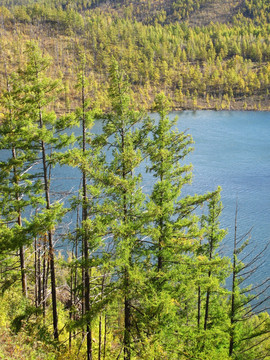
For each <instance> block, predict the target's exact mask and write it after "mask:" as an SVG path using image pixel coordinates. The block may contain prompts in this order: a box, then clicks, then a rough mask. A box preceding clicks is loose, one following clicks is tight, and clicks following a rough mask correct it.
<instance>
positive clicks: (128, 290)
mask: <svg viewBox="0 0 270 360" xmlns="http://www.w3.org/2000/svg"><path fill="white" fill-rule="evenodd" d="M109 95H110V100H111V111H110V112H109V113H108V114H106V115H105V118H104V119H103V122H104V126H103V131H104V134H103V135H102V136H101V137H100V140H99V141H103V143H104V145H105V146H107V148H108V151H109V152H110V154H111V155H110V157H109V159H108V163H107V165H106V167H105V169H104V174H103V179H102V181H103V183H104V184H105V185H106V188H105V189H104V191H105V193H104V194H105V198H104V201H103V205H102V207H103V212H104V214H107V215H106V217H107V218H108V221H109V219H110V221H109V222H108V234H109V236H110V239H111V241H112V242H113V253H111V257H110V264H111V265H110V266H111V268H112V269H113V270H112V271H113V274H114V275H113V277H112V281H113V282H116V284H115V285H114V287H117V289H118V294H115V295H117V298H118V299H119V301H121V302H122V304H123V311H124V320H123V321H124V324H123V337H122V346H123V352H124V359H125V360H130V359H131V358H132V356H133V354H134V353H136V351H137V341H138V340H137V335H136V316H137V303H139V302H140V298H139V296H138V294H139V292H137V291H138V288H137V287H139V285H138V283H139V282H140V280H139V279H140V276H139V269H140V262H141V254H142V253H141V252H142V248H143V246H144V244H143V241H142V239H141V232H142V227H143V223H144V221H145V220H144V216H143V211H142V207H143V201H144V195H143V193H142V189H141V177H140V175H139V174H138V170H137V168H138V166H139V165H140V164H141V162H142V159H143V158H142V153H141V146H142V145H143V143H144V141H145V138H146V134H147V132H148V125H147V124H148V122H147V118H146V117H145V114H144V113H142V112H139V111H135V110H133V108H132V105H131V101H130V97H129V88H128V83H127V81H126V79H125V75H124V73H123V72H122V71H121V70H120V69H119V67H118V64H117V62H116V61H113V62H112V65H111V67H110V89H109ZM143 119H145V122H143ZM139 123H141V124H142V125H141V128H135V125H136V124H139ZM120 295H121V296H120Z"/></svg>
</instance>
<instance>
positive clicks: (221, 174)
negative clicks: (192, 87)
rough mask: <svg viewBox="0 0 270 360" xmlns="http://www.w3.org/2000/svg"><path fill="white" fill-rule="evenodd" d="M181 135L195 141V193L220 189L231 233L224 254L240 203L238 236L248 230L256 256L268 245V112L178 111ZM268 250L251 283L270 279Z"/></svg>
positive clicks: (228, 244) (228, 249) (228, 248)
mask: <svg viewBox="0 0 270 360" xmlns="http://www.w3.org/2000/svg"><path fill="white" fill-rule="evenodd" d="M171 116H177V117H178V121H177V127H178V129H179V130H185V129H187V132H188V133H190V134H191V135H192V136H193V139H194V141H195V144H194V152H193V153H191V154H190V155H189V160H190V162H191V163H192V164H193V167H194V171H193V174H194V178H193V184H192V185H191V186H190V192H191V193H204V192H206V191H209V190H210V191H211V190H214V189H215V188H216V187H217V186H218V185H220V186H221V187H222V193H221V196H222V203H223V206H224V210H223V213H222V216H221V219H220V220H221V221H220V222H221V226H222V227H223V228H227V229H228V235H227V237H226V239H225V241H224V244H223V251H224V254H226V255H231V253H232V244H233V237H234V218H235V209H236V202H237V203H238V235H241V234H244V233H246V232H247V231H248V230H249V229H250V228H252V232H251V240H250V248H249V250H250V251H251V250H252V249H253V248H255V249H254V251H253V252H252V253H253V254H254V253H255V252H256V251H260V250H261V249H263V247H264V246H265V245H266V244H267V243H268V242H269V241H270V113H269V112H241V111H239V112H238V111H235V112H231V111H222V112H220V111H219V112H217V111H196V112H192V111H184V112H175V113H172V114H171ZM268 259H269V251H266V253H265V256H264V264H262V265H261V266H260V267H259V269H258V270H257V272H256V273H255V274H254V276H253V278H252V281H253V282H254V283H257V282H258V281H259V280H260V279H262V278H266V277H269V276H270V262H269V260H268Z"/></svg>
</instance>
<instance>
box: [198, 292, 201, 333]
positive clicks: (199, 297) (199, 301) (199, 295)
mask: <svg viewBox="0 0 270 360" xmlns="http://www.w3.org/2000/svg"><path fill="white" fill-rule="evenodd" d="M197 324H198V329H200V325H201V287H200V286H199V287H198V315H197Z"/></svg>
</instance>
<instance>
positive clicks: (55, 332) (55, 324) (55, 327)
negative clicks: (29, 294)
mask: <svg viewBox="0 0 270 360" xmlns="http://www.w3.org/2000/svg"><path fill="white" fill-rule="evenodd" d="M39 125H40V128H41V129H42V127H43V120H42V113H41V109H40V110H39ZM41 149H42V164H43V179H44V192H45V198H46V208H47V210H50V208H51V204H50V194H49V181H48V180H49V179H48V169H47V161H46V149H45V143H44V141H43V140H42V141H41ZM48 240H49V262H50V272H51V292H52V308H53V336H54V339H55V340H58V339H59V335H58V315H57V301H56V280H55V264H54V248H53V233H52V230H49V231H48ZM43 301H44V299H43Z"/></svg>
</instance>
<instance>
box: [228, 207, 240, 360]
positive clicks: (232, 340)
mask: <svg viewBox="0 0 270 360" xmlns="http://www.w3.org/2000/svg"><path fill="white" fill-rule="evenodd" d="M237 213H238V208H237V204H236V210H235V222H234V247H233V273H232V298H231V329H230V346H229V356H232V354H233V348H234V323H235V318H234V317H235V296H234V294H235V282H236V251H237Z"/></svg>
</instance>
